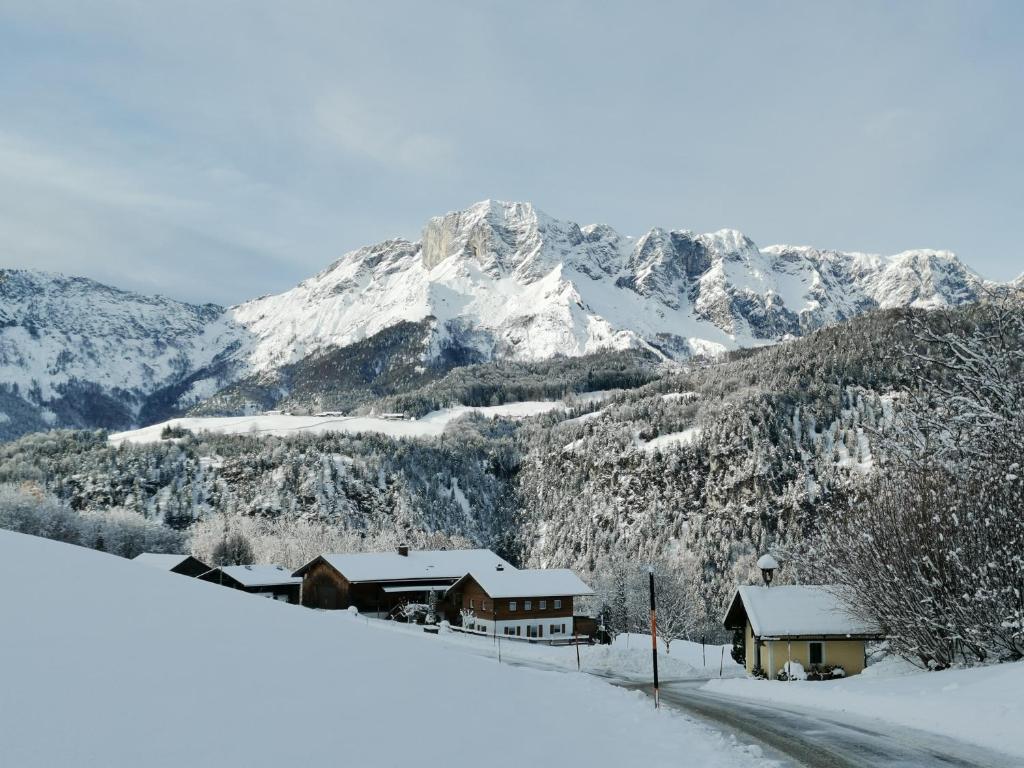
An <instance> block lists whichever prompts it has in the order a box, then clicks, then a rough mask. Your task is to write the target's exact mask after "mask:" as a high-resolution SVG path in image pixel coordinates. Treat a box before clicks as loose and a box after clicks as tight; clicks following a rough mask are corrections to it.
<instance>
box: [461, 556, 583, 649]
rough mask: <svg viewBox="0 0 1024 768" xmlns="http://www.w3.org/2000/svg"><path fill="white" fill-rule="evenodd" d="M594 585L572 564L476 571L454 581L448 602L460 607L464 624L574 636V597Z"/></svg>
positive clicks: (515, 634)
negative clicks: (581, 577)
mask: <svg viewBox="0 0 1024 768" xmlns="http://www.w3.org/2000/svg"><path fill="white" fill-rule="evenodd" d="M592 594H594V592H593V590H592V589H591V588H590V587H588V586H587V585H586V584H584V583H583V581H581V580H580V577H579V576H577V575H576V574H575V573H573V572H572V571H570V570H567V569H532V570H516V569H507V568H503V567H502V566H500V565H498V566H496V567H493V568H490V569H488V570H474V571H471V572H470V573H468V574H466V575H465V576H463V577H462V578H461V579H459V580H458V581H457V582H455V584H453V585H452V586H451V587H450V588H449V589H448V592H447V594H446V603H447V604H448V605H451V606H458V607H459V608H460V613H461V618H462V623H463V626H464V627H466V628H467V629H472V630H476V631H478V632H488V633H491V634H499V635H510V636H513V637H528V638H538V639H540V638H548V639H551V638H559V637H566V636H572V635H573V634H574V626H573V600H574V598H576V597H579V596H582V595H592Z"/></svg>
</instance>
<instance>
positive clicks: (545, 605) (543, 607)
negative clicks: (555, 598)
mask: <svg viewBox="0 0 1024 768" xmlns="http://www.w3.org/2000/svg"><path fill="white" fill-rule="evenodd" d="M539 607H540V609H541V610H542V611H546V610H547V609H548V601H547V600H541V601H540V606H539Z"/></svg>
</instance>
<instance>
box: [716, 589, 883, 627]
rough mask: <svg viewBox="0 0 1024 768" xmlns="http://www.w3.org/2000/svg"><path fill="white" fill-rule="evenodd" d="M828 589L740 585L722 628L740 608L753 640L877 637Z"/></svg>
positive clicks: (731, 622) (837, 593) (729, 623)
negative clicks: (746, 620)
mask: <svg viewBox="0 0 1024 768" xmlns="http://www.w3.org/2000/svg"><path fill="white" fill-rule="evenodd" d="M840 595H841V592H840V591H839V589H838V588H836V587H830V586H795V585H790V586H778V587H757V586H741V587H739V588H738V589H737V590H736V594H735V595H734V596H733V599H732V601H731V602H730V605H729V611H728V613H727V614H726V618H725V624H726V626H733V625H735V624H736V618H737V617H738V609H740V608H742V611H743V613H745V614H746V617H747V619H748V620H749V621H750V627H751V629H752V630H753V632H754V635H755V636H757V637H802V636H829V637H832V636H838V637H843V636H846V635H851V636H878V635H880V634H881V631H880V630H879V628H878V627H877V626H875V625H874V624H872V623H871V622H868V621H864V620H863V619H860V618H858V617H856V616H854V615H853V614H852V613H851V612H850V609H849V608H848V607H847V605H846V604H845V603H844V601H843V600H842V599H841V597H840Z"/></svg>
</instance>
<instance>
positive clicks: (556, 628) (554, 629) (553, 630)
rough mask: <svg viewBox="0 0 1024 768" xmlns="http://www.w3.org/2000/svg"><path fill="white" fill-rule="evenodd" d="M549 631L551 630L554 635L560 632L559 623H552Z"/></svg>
mask: <svg viewBox="0 0 1024 768" xmlns="http://www.w3.org/2000/svg"><path fill="white" fill-rule="evenodd" d="M548 631H549V632H550V634H552V635H557V634H559V632H558V625H557V624H552V625H551V627H550V629H549V630H548Z"/></svg>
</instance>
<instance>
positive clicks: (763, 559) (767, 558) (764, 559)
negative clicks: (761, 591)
mask: <svg viewBox="0 0 1024 768" xmlns="http://www.w3.org/2000/svg"><path fill="white" fill-rule="evenodd" d="M757 567H758V568H760V569H761V578H762V579H764V585H765V586H766V587H770V586H771V585H772V579H773V578H774V577H775V569H776V568H778V567H779V561H778V560H776V559H775V558H774V557H772V556H771V555H769V554H768V553H767V552H766V553H765V554H763V555H761V556H760V557H759V558H757Z"/></svg>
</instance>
